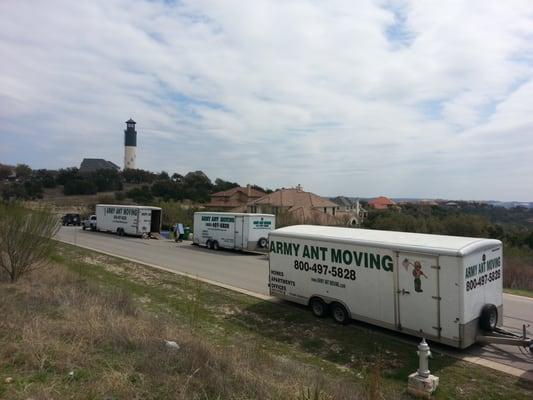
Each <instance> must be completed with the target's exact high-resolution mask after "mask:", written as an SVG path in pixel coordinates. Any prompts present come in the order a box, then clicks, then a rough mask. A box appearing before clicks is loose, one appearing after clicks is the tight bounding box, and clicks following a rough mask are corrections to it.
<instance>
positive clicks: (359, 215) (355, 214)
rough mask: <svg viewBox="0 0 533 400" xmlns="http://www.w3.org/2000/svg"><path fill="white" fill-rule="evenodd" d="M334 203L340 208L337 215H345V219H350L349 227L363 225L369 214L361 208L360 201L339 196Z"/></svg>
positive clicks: (334, 199)
mask: <svg viewBox="0 0 533 400" xmlns="http://www.w3.org/2000/svg"><path fill="white" fill-rule="evenodd" d="M332 201H333V202H334V203H335V204H337V205H338V206H339V211H337V213H338V214H339V213H345V214H346V216H345V217H344V218H345V219H346V218H347V219H348V224H347V225H352V226H359V225H361V224H362V223H363V221H364V219H365V218H366V216H367V215H368V212H367V211H366V210H365V209H364V208H363V207H361V204H360V203H359V199H357V200H352V199H350V198H348V197H344V196H337V197H335V198H333V199H332Z"/></svg>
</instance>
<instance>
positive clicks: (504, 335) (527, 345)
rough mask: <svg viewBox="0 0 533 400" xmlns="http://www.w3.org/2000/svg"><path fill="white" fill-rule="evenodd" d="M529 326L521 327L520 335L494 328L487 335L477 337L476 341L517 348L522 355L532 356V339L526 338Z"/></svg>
mask: <svg viewBox="0 0 533 400" xmlns="http://www.w3.org/2000/svg"><path fill="white" fill-rule="evenodd" d="M528 327H529V325H525V324H523V325H522V335H518V334H516V333H514V332H510V331H508V330H506V329H503V328H498V327H496V328H494V330H493V331H492V332H491V333H490V334H488V335H478V336H477V337H476V341H477V342H479V343H486V344H506V345H511V346H518V347H519V348H520V351H522V352H523V353H524V354H528V355H530V356H533V339H531V338H528V336H527V328H528Z"/></svg>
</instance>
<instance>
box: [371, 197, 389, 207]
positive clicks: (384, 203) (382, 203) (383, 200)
mask: <svg viewBox="0 0 533 400" xmlns="http://www.w3.org/2000/svg"><path fill="white" fill-rule="evenodd" d="M368 204H369V205H371V206H372V207H374V208H387V207H388V206H393V205H395V204H396V203H395V202H394V201H392V200H391V199H389V198H388V197H385V196H379V197H376V198H375V199H372V200H370V201H369V202H368Z"/></svg>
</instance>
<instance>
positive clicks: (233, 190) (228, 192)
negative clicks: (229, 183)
mask: <svg viewBox="0 0 533 400" xmlns="http://www.w3.org/2000/svg"><path fill="white" fill-rule="evenodd" d="M237 192H241V193H243V194H245V195H247V196H248V188H247V187H234V188H231V189H229V190H224V191H222V192H217V193H213V194H212V195H211V197H229V196H232V195H234V194H235V193H237ZM265 194H266V193H265V192H262V191H261V190H256V189H253V188H250V196H249V197H251V198H252V197H257V198H259V197H261V196H264V195H265Z"/></svg>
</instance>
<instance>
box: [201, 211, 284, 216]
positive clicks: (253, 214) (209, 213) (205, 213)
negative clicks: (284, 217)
mask: <svg viewBox="0 0 533 400" xmlns="http://www.w3.org/2000/svg"><path fill="white" fill-rule="evenodd" d="M196 214H198V215H230V216H235V217H242V216H245V215H248V216H250V215H251V216H252V217H275V215H274V214H258V213H238V212H209V211H200V212H195V213H194V215H196Z"/></svg>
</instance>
